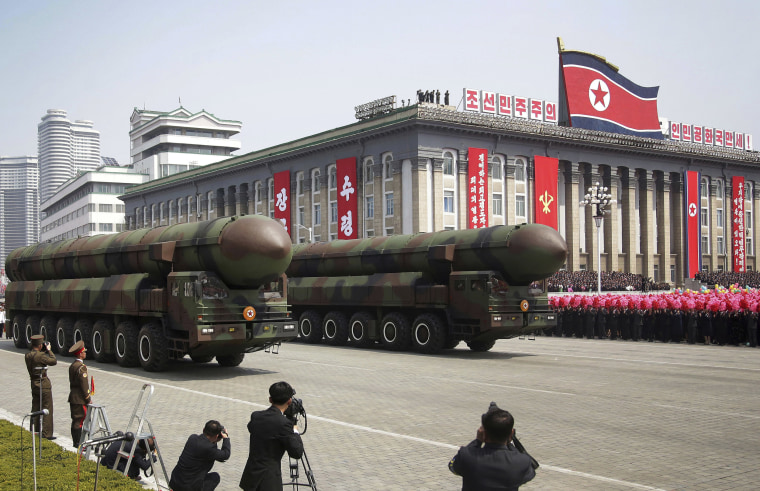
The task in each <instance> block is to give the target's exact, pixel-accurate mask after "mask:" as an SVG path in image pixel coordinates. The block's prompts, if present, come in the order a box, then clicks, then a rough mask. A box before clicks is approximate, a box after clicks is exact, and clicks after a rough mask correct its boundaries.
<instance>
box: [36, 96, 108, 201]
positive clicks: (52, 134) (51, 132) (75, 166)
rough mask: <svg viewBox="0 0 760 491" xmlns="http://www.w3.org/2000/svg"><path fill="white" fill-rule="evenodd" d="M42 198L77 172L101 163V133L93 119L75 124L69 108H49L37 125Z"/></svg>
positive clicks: (45, 198)
mask: <svg viewBox="0 0 760 491" xmlns="http://www.w3.org/2000/svg"><path fill="white" fill-rule="evenodd" d="M37 144H38V158H39V173H40V200H41V201H45V200H47V199H48V198H50V196H52V195H53V193H55V191H56V190H57V189H58V187H59V186H61V185H62V184H63V183H65V182H66V181H68V180H69V179H71V178H72V177H74V176H75V175H76V174H77V172H86V171H90V170H95V169H97V168H98V167H99V166H100V132H99V131H97V130H95V129H94V128H93V122H92V121H86V120H77V121H74V122H73V123H72V122H71V121H69V120H68V119H67V117H66V111H64V110H61V109H48V111H47V114H45V116H43V117H42V122H41V123H40V124H39V125H38V126H37Z"/></svg>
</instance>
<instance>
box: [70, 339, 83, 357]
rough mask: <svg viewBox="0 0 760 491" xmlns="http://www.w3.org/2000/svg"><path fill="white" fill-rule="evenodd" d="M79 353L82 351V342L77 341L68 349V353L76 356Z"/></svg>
mask: <svg viewBox="0 0 760 491" xmlns="http://www.w3.org/2000/svg"><path fill="white" fill-rule="evenodd" d="M81 351H84V341H81V340H80V341H77V342H76V343H74V346H72V347H71V348H69V353H73V354H75V355H78V354H79V353H80V352H81Z"/></svg>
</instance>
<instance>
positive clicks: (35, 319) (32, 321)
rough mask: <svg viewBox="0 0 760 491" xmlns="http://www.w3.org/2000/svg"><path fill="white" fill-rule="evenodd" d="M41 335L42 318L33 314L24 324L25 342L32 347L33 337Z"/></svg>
mask: <svg viewBox="0 0 760 491" xmlns="http://www.w3.org/2000/svg"><path fill="white" fill-rule="evenodd" d="M39 333H40V316H39V315H36V314H32V315H30V316H29V317H27V318H26V322H25V323H24V340H25V341H26V345H27V346H31V345H32V336H36V335H37V334H39Z"/></svg>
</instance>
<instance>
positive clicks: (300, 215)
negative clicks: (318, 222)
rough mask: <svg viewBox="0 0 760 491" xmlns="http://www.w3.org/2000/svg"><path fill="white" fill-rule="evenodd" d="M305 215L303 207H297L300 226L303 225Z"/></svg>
mask: <svg viewBox="0 0 760 491" xmlns="http://www.w3.org/2000/svg"><path fill="white" fill-rule="evenodd" d="M305 215H306V212H305V211H304V209H303V206H299V207H298V223H299V224H300V225H303V223H304V216H305Z"/></svg>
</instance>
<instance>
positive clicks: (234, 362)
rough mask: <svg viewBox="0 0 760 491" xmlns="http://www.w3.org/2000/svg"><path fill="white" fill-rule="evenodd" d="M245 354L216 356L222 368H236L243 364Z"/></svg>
mask: <svg viewBox="0 0 760 491" xmlns="http://www.w3.org/2000/svg"><path fill="white" fill-rule="evenodd" d="M243 358H245V353H236V354H234V355H216V362H217V363H218V364H219V366H222V367H236V366H238V365H240V364H241V363H243Z"/></svg>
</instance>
